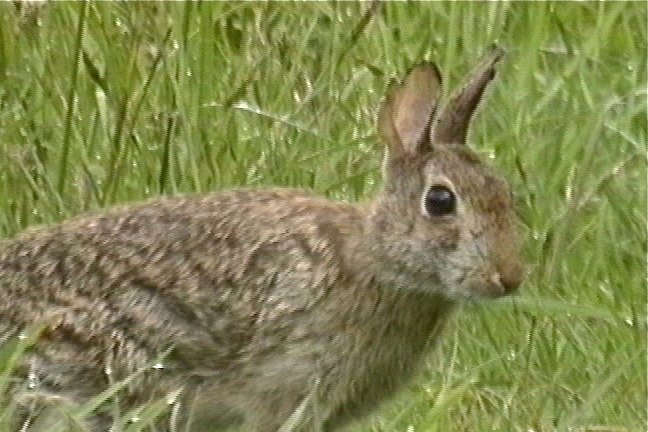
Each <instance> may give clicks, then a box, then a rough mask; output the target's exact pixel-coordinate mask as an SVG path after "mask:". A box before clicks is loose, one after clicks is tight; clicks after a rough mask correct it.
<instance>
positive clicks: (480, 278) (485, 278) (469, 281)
mask: <svg viewBox="0 0 648 432" xmlns="http://www.w3.org/2000/svg"><path fill="white" fill-rule="evenodd" d="M512 291H513V290H509V289H507V287H506V286H505V285H504V284H503V283H502V280H501V277H500V276H499V274H498V273H497V272H492V273H490V274H489V273H485V272H481V271H472V272H468V273H466V274H464V275H463V276H462V277H461V278H460V279H459V280H458V281H457V282H456V283H455V284H452V287H451V288H450V290H449V294H450V297H452V298H453V299H455V300H468V301H479V300H488V299H497V298H500V297H505V296H507V295H509V294H511V293H512Z"/></svg>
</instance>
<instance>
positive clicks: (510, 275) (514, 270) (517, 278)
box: [497, 264, 524, 294]
mask: <svg viewBox="0 0 648 432" xmlns="http://www.w3.org/2000/svg"><path fill="white" fill-rule="evenodd" d="M509 266H510V264H509ZM497 279H498V282H499V283H500V284H501V286H502V287H503V288H504V291H505V293H506V294H511V293H513V292H515V291H516V290H517V289H518V288H519V287H520V285H521V284H522V281H523V280H524V269H523V268H522V266H521V265H519V264H516V265H513V266H510V267H509V268H507V269H505V270H500V271H498V272H497Z"/></svg>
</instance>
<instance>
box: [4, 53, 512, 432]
mask: <svg viewBox="0 0 648 432" xmlns="http://www.w3.org/2000/svg"><path fill="white" fill-rule="evenodd" d="M501 56H502V52H501V50H499V49H493V50H492V51H491V52H490V53H489V54H488V55H487V56H486V58H485V59H484V61H483V62H482V63H481V64H480V65H479V66H478V67H477V68H476V70H475V71H474V72H473V74H472V75H471V76H470V77H469V79H468V80H467V83H466V84H465V85H464V86H463V87H461V88H460V90H459V91H458V92H457V93H456V94H455V96H454V97H452V98H450V100H449V101H448V103H447V104H445V106H440V101H439V99H440V97H441V77H440V74H439V72H438V70H437V68H436V66H434V65H433V64H430V63H424V64H420V65H417V66H415V67H414V68H412V70H411V71H410V72H409V73H408V74H407V76H406V77H405V78H404V80H403V82H400V83H393V84H392V85H390V87H389V89H388V91H387V94H386V96H385V99H384V101H383V103H382V107H381V109H380V111H379V114H378V121H377V127H378V134H379V136H380V139H381V141H382V142H383V143H384V145H385V146H386V156H385V161H384V169H383V171H384V178H385V180H384V186H383V188H382V190H381V191H380V192H379V193H378V196H377V197H376V198H375V199H374V200H373V201H370V202H367V203H361V204H349V203H341V202H332V201H329V200H326V199H323V198H318V197H316V196H313V195H311V194H309V193H306V192H301V191H297V190H291V189H279V188H268V189H245V188H243V189H234V190H229V191H225V192H220V193H216V194H211V195H206V196H195V197H190V196H188V197H175V198H163V199H157V200H153V201H150V202H146V203H142V204H137V205H132V206H126V207H123V208H117V209H112V210H109V211H106V212H104V213H101V214H95V215H89V216H82V217H79V218H76V219H73V220H70V221H67V222H63V223H60V224H58V225H54V226H50V227H45V228H37V229H33V230H30V231H27V232H25V233H22V234H21V235H19V236H17V237H16V238H13V239H9V240H5V241H4V242H2V243H0V293H1V295H2V298H3V300H4V301H3V302H2V303H0V342H2V341H7V340H9V339H10V338H12V337H15V336H16V335H17V334H19V333H20V332H22V331H24V330H25V329H26V328H29V327H30V326H32V325H34V324H35V323H38V324H39V325H41V326H42V332H41V333H40V337H39V338H38V340H37V342H36V343H35V345H34V346H33V347H32V348H31V349H30V350H29V351H28V353H27V354H26V355H25V356H23V357H24V358H23V363H21V367H20V368H19V372H20V373H23V374H24V376H29V377H30V379H29V381H30V386H29V387H30V388H29V389H27V388H26V386H22V387H21V386H17V388H21V389H22V390H20V392H18V390H15V391H16V395H17V396H16V397H18V398H19V399H20V400H21V401H23V402H22V403H23V405H24V406H25V407H27V408H25V415H24V419H23V420H24V421H26V422H31V423H30V424H31V425H32V426H33V427H35V426H34V425H37V424H38V423H39V421H40V423H41V424H49V425H53V424H55V423H56V422H62V420H61V419H62V418H63V417H64V416H62V415H61V416H57V415H54V414H52V409H51V407H50V406H51V405H56V406H57V407H58V408H57V409H61V410H64V409H65V407H74V406H78V404H82V403H84V402H86V401H88V400H89V399H90V398H91V397H93V396H96V395H97V394H98V393H99V392H101V391H103V390H104V389H106V387H107V386H108V385H109V384H110V383H111V382H116V381H119V380H122V379H125V378H129V379H130V380H131V381H130V383H129V385H128V386H126V388H125V389H124V390H123V391H121V392H119V393H118V394H117V395H115V398H116V399H117V400H118V405H119V406H120V407H122V410H123V411H124V412H125V411H126V410H128V409H131V408H133V407H136V406H138V405H139V404H142V403H145V402H147V401H149V400H154V399H156V398H161V397H165V395H169V394H171V393H173V392H178V394H179V397H178V399H177V401H178V403H179V404H180V407H181V408H180V409H179V410H178V411H179V412H180V414H178V413H176V414H177V415H170V416H169V417H168V418H165V419H163V420H161V423H160V425H161V426H160V425H158V426H159V427H160V428H161V429H162V430H191V431H203V430H204V431H207V430H213V429H214V428H217V425H221V426H226V425H227V424H229V423H230V422H232V423H237V422H244V424H245V426H244V427H245V428H246V429H245V430H253V431H257V432H266V431H267V432H270V431H288V430H312V431H330V430H338V429H339V428H341V427H343V426H344V425H347V424H348V423H349V422H350V421H352V420H354V419H357V418H360V417H361V416H362V414H364V413H366V412H370V411H371V410H373V409H374V408H375V406H376V405H377V404H378V403H379V402H381V401H383V400H384V399H386V398H387V397H388V396H390V395H391V394H393V393H394V392H395V391H396V390H397V389H398V388H399V387H402V385H403V384H404V383H407V381H408V379H409V378H411V377H412V376H413V375H414V374H415V372H416V371H417V369H418V368H419V367H420V365H421V364H422V363H423V359H424V357H425V355H426V353H427V352H428V351H429V348H430V347H431V346H432V345H433V344H434V343H435V342H436V341H437V340H438V339H439V332H440V331H441V330H442V328H443V325H444V323H445V322H446V321H447V317H448V315H449V313H451V311H452V309H453V305H454V304H455V303H456V302H457V301H460V300H462V299H473V298H494V297H500V296H502V295H505V294H508V293H510V292H511V291H513V290H515V289H516V288H517V287H518V285H519V284H520V282H521V278H522V267H521V264H520V262H519V252H518V246H517V244H518V241H517V236H516V226H515V224H516V222H515V218H514V214H513V210H512V205H511V199H510V192H509V188H508V186H507V184H506V182H505V181H504V180H503V179H501V178H500V177H499V176H497V175H496V174H495V173H494V172H493V171H492V170H491V169H490V168H488V167H487V166H485V165H484V164H482V163H481V162H480V161H479V159H478V158H477V156H476V155H475V153H473V152H472V151H471V150H470V149H468V148H467V146H466V144H465V141H466V136H467V131H468V126H469V123H470V119H471V117H472V114H473V112H474V111H475V108H476V107H477V105H478V103H479V101H480V99H481V96H482V93H483V91H484V89H485V87H486V85H487V84H488V82H489V81H490V80H491V79H492V78H493V76H494V74H495V65H496V63H497V62H498V61H499V59H500V58H501ZM433 187H437V188H439V187H441V189H437V192H436V193H440V194H441V196H440V197H439V196H435V197H432V198H430V196H429V194H431V193H432V192H430V191H431V188H433ZM448 194H450V196H448ZM428 200H431V204H430V203H428ZM453 200H454V207H451V206H450V207H448V208H445V210H444V208H443V205H446V207H447V206H448V205H449V204H452V202H453ZM439 203H441V205H440V204H439ZM444 203H445V204H444ZM426 205H432V207H433V213H434V212H437V213H438V212H439V211H441V212H444V211H446V210H450V211H449V212H448V213H447V214H441V215H438V214H429V211H428V210H429V209H428V208H427V207H426ZM439 205H440V206H439ZM435 206H436V207H435ZM158 359H159V360H158ZM158 362H159V363H160V364H159V365H158V367H152V365H154V364H156V363H158ZM108 405H110V404H108ZM108 408H109V409H107V410H103V411H102V410H101V409H99V410H97V412H96V413H95V414H93V415H92V416H91V418H90V419H89V420H88V424H87V428H89V429H91V430H108V429H109V428H110V427H111V425H112V424H113V423H112V422H113V421H115V419H113V412H112V411H111V409H110V407H108ZM122 414H123V412H122ZM27 430H29V429H27ZM52 430H53V429H52ZM114 430H117V428H115V429H114Z"/></svg>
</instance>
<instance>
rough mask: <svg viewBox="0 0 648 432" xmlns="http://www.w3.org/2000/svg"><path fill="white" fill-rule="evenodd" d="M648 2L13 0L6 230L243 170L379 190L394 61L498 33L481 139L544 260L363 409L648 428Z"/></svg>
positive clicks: (423, 423) (493, 421) (461, 60)
mask: <svg viewBox="0 0 648 432" xmlns="http://www.w3.org/2000/svg"><path fill="white" fill-rule="evenodd" d="M646 8H647V3H646V2H605V3H590V2H578V3H556V2H552V3H542V2H531V3H527V2H521V3H516V2H504V3H499V2H480V3H467V2H430V3H412V2H408V3H386V4H383V5H382V6H379V5H378V4H377V3H332V2H317V3H254V2H240V3H239V2H232V3H229V2H215V3H211V2H198V3H196V2H191V3H176V2H171V3H162V2H155V3H151V2H144V3H140V2H137V3H135V2H119V3H112V2H107V3H104V2H97V3H69V2H62V3H58V2H47V3H25V2H13V3H8V2H3V3H1V4H0V236H2V237H7V236H11V235H13V234H15V233H17V232H19V231H21V230H23V229H25V228H26V227H28V226H31V225H36V224H44V223H53V222H55V221H59V220H61V219H64V218H66V217H69V216H72V215H75V214H78V213H81V212H86V211H95V210H97V209H100V208H103V207H106V206H111V205H114V204H118V203H127V202H131V201H135V200H142V199H146V198H149V197H154V196H158V195H166V194H177V193H188V192H199V193H205V192H208V191H216V190H220V189H223V188H225V187H230V186H237V185H269V184H273V185H285V186H297V187H304V188H313V189H315V190H316V191H318V192H319V193H321V194H323V195H325V196H328V197H330V198H333V199H341V200H351V201H356V200H364V199H368V198H369V197H370V196H371V194H372V192H373V191H374V190H375V189H376V187H377V184H378V183H379V164H380V157H381V156H380V153H381V151H380V150H381V149H380V147H379V146H378V145H377V140H376V136H375V130H374V126H373V122H374V113H375V108H376V106H377V104H378V102H379V100H380V97H381V95H382V93H383V91H384V89H385V87H386V85H387V82H388V81H389V79H390V78H391V77H394V76H398V75H400V74H402V72H403V71H404V70H405V69H407V67H408V66H409V65H411V64H412V63H414V62H417V61H420V60H423V59H429V60H434V61H435V62H437V63H438V64H439V66H440V67H441V69H442V70H443V71H444V78H445V80H446V82H447V83H449V84H450V86H448V87H451V86H454V85H457V84H458V79H459V78H460V77H461V76H463V75H464V74H465V73H466V72H467V71H468V70H469V68H470V67H472V66H473V65H474V64H475V62H476V61H477V59H478V58H479V57H480V55H481V54H483V53H484V52H485V50H486V49H487V47H488V46H489V45H490V44H493V43H497V44H499V45H500V46H502V47H504V48H505V49H506V50H507V51H508V56H507V59H506V61H505V63H504V64H503V65H502V67H501V68H500V74H499V77H498V79H497V80H496V82H495V83H494V85H493V86H492V88H491V90H490V92H489V93H490V94H489V95H488V102H487V104H485V105H484V109H483V110H482V111H481V112H480V114H479V116H478V118H477V121H476V124H475V125H474V126H475V127H474V128H473V133H472V137H471V138H472V139H471V141H472V142H473V144H474V147H476V148H477V149H479V151H480V152H481V153H483V154H484V155H485V157H487V158H491V159H492V163H493V164H494V165H496V166H497V167H498V169H499V170H500V171H501V172H502V173H503V174H505V175H506V176H507V177H508V178H509V179H510V181H511V182H512V184H513V185H514V188H515V190H516V191H517V194H518V195H517V198H518V201H519V205H518V208H519V213H520V217H521V220H522V222H523V224H524V230H525V238H526V248H525V251H526V254H527V256H528V258H527V259H528V261H529V262H530V263H531V268H530V270H531V272H530V275H529V278H528V280H527V282H526V283H525V285H524V287H523V288H522V290H521V292H520V295H519V296H517V297H516V298H514V299H507V300H503V301H497V302H492V303H483V304H481V303H480V304H470V305H465V306H464V308H463V311H462V313H461V314H459V315H458V317H457V319H456V320H455V322H454V324H453V326H451V330H450V331H449V332H448V333H446V338H445V340H444V342H443V344H442V346H441V347H440V349H439V351H438V352H437V353H436V354H435V355H433V356H431V357H430V359H429V367H428V369H427V372H426V373H425V375H424V376H422V377H421V378H420V379H419V380H418V381H417V382H416V383H414V384H413V385H412V386H411V387H410V388H409V389H408V390H407V391H406V392H404V394H403V395H402V396H401V397H400V398H398V400H396V401H395V402H394V403H392V404H391V405H388V406H386V407H385V408H384V409H382V410H381V411H380V415H379V416H378V417H377V418H375V419H374V420H373V421H372V422H368V423H364V424H362V425H359V426H358V428H357V430H358V431H369V430H370V431H408V432H410V431H485V430H496V431H525V432H540V431H592V432H594V431H599V432H600V431H609V432H612V431H640V430H645V427H646V421H647V419H646V401H647V394H646V330H647V327H646V271H645V270H646V235H645V234H646V231H645V228H646V223H647V221H646V139H647V135H648V134H647V126H646V123H647V122H646V97H647V93H646V82H647V76H646V49H647V48H646V40H647V39H648V35H647V31H646V27H647V25H646V13H647V11H646ZM9 357H11V356H10V355H9V354H8V353H7V350H6V349H5V351H4V356H0V360H2V359H5V361H4V363H3V362H2V361H0V372H1V371H2V367H3V365H4V367H5V372H7V370H8V369H7V364H8V362H7V361H6V359H7V358H9ZM0 377H1V376H0ZM5 378H6V376H5ZM3 388H4V387H3V385H0V390H2V389H3ZM3 400H4V402H2V401H3ZM2 403H4V405H2ZM9 405H10V402H8V401H7V399H6V398H5V399H2V397H1V396H0V413H1V412H2V410H3V408H4V409H5V411H6V410H7V409H8V408H7V407H8V406H9ZM1 418H2V415H0V419H1ZM137 428H138V424H135V425H131V429H129V430H136V429H137Z"/></svg>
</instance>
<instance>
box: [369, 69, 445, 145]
mask: <svg viewBox="0 0 648 432" xmlns="http://www.w3.org/2000/svg"><path fill="white" fill-rule="evenodd" d="M440 95H441V74H440V73H439V70H438V69H437V67H436V66H435V65H434V64H432V63H422V64H419V65H417V66H415V67H414V68H412V70H410V72H409V73H408V74H407V76H406V77H405V80H404V81H403V82H402V83H394V82H392V83H391V84H390V85H389V88H388V90H387V93H386V96H385V99H384V101H383V104H382V106H381V107H380V110H379V111H378V133H379V134H380V136H381V138H382V140H383V141H384V142H385V144H386V145H387V147H388V148H389V150H390V152H391V154H392V155H393V154H397V155H403V154H410V155H416V154H418V153H420V152H422V151H429V150H430V149H431V147H430V143H429V127H430V123H431V119H432V117H433V115H434V112H435V110H436V107H437V103H438V100H439V96H440Z"/></svg>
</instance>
